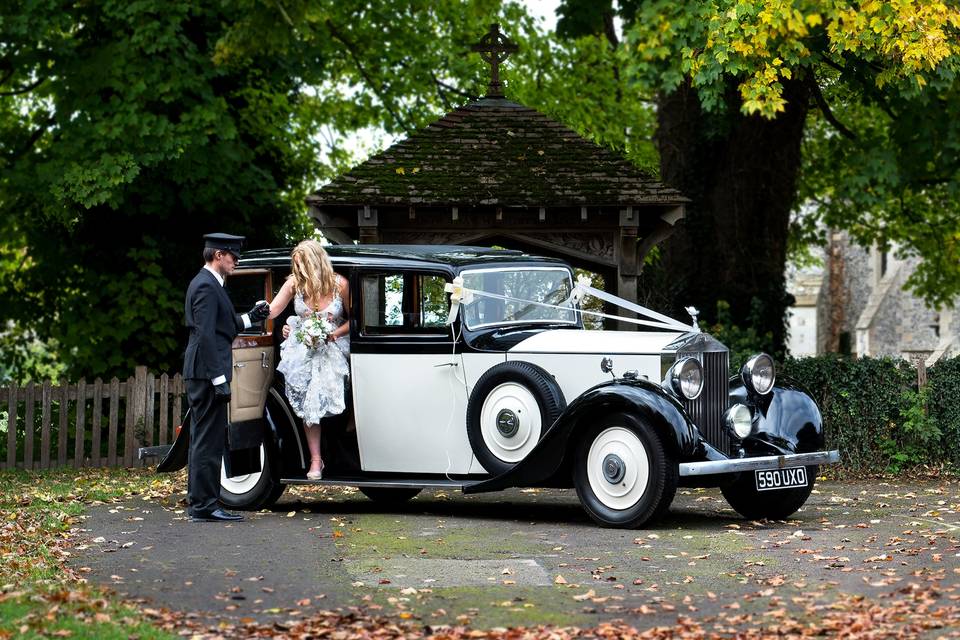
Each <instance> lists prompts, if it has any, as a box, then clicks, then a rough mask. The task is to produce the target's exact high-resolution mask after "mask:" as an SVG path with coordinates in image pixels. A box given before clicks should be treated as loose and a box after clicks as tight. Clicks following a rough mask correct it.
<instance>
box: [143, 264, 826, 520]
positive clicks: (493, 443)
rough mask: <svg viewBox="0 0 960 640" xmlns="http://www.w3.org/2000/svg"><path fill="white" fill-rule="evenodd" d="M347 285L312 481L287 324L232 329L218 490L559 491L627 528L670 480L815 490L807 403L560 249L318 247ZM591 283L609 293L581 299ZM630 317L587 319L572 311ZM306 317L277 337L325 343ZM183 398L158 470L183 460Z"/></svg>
mask: <svg viewBox="0 0 960 640" xmlns="http://www.w3.org/2000/svg"><path fill="white" fill-rule="evenodd" d="M328 252H329V253H330V257H331V260H332V262H333V264H334V267H335V269H336V270H337V271H338V272H339V273H341V274H342V275H344V276H345V277H346V278H347V280H348V282H349V286H350V297H351V300H352V309H351V313H350V334H349V339H350V371H351V373H350V385H349V386H348V389H349V394H350V397H349V398H348V410H347V412H346V413H345V414H343V415H341V416H337V417H335V418H331V419H329V420H328V421H327V422H325V424H324V428H323V430H322V437H323V442H322V450H323V456H324V460H325V463H326V466H325V469H324V476H323V479H322V480H316V481H314V480H307V479H306V477H305V472H306V469H307V467H308V459H309V453H308V451H307V447H306V441H305V438H304V433H303V425H302V423H301V421H300V420H299V419H298V418H297V417H296V416H295V415H293V413H292V411H291V410H290V407H289V406H288V404H287V403H286V401H285V396H284V392H283V380H282V376H281V375H280V374H278V373H276V371H275V370H274V364H275V363H276V362H277V358H278V357H279V345H280V343H281V342H282V340H283V336H282V332H281V329H282V325H283V320H284V319H285V318H286V317H287V316H289V315H291V314H292V313H293V312H292V309H288V310H287V312H286V313H285V314H284V315H282V316H281V317H280V318H278V321H277V322H273V321H267V323H266V324H265V325H258V326H255V327H252V328H251V329H250V330H249V331H247V332H245V333H244V334H241V335H240V336H239V337H238V338H237V340H236V342H235V343H234V362H235V365H234V366H235V367H236V368H235V369H234V372H235V375H234V379H233V382H232V383H231V384H232V386H233V394H232V399H231V405H230V418H229V420H230V428H229V433H230V437H229V438H228V440H229V443H230V446H229V450H228V451H227V452H225V456H224V466H223V469H224V471H223V473H222V478H221V500H222V502H224V503H225V504H227V505H228V506H230V507H234V508H241V509H259V508H263V507H266V506H269V505H270V504H272V503H273V502H275V501H276V500H277V498H279V496H280V494H281V493H282V492H283V490H284V488H285V487H286V486H287V485H289V484H304V483H320V484H333V485H349V486H355V487H359V489H360V490H361V491H362V492H363V493H364V494H366V495H367V496H368V497H370V498H371V499H373V500H378V501H384V502H390V501H400V500H408V499H410V498H412V497H414V496H415V495H417V493H419V492H420V491H421V490H422V489H424V488H430V487H437V488H459V489H461V490H462V491H463V492H464V493H477V492H483V491H499V490H502V489H507V488H510V487H567V488H574V489H575V490H576V493H577V496H578V497H579V499H580V503H581V504H582V505H583V508H584V509H585V510H586V512H587V513H588V514H589V515H590V517H591V518H593V519H594V520H595V521H596V522H597V523H599V524H600V525H603V526H613V527H638V526H641V525H643V524H644V523H647V522H649V521H651V520H653V519H656V518H658V517H660V516H662V515H663V514H664V513H666V511H667V510H668V509H669V507H670V504H671V502H672V500H673V497H674V495H675V493H676V490H677V488H678V487H680V486H717V487H720V488H721V490H722V492H723V495H724V496H725V497H726V499H727V501H728V502H729V503H730V505H731V506H732V507H733V508H734V509H735V510H736V511H738V512H739V513H741V514H742V515H743V516H744V517H747V518H785V517H787V516H789V515H791V514H792V513H794V512H795V511H796V510H797V509H799V508H800V507H801V506H802V505H803V504H804V502H805V501H806V499H807V498H808V496H809V495H810V492H811V490H812V489H813V485H814V481H815V479H816V476H817V471H818V468H819V465H823V464H830V463H834V462H837V461H838V460H839V452H838V451H826V450H824V435H823V423H822V420H821V417H820V412H819V409H818V408H817V405H816V403H815V402H814V401H813V399H812V398H811V397H810V396H809V394H807V393H806V392H805V391H804V390H802V389H801V388H799V387H798V386H797V385H795V384H794V383H792V382H790V381H788V380H783V379H780V378H779V377H778V376H777V373H776V365H775V363H774V361H773V359H772V358H771V357H770V356H769V355H767V354H763V353H758V354H756V355H755V356H753V357H752V358H750V359H749V361H748V362H747V363H746V364H745V365H744V367H743V368H742V369H741V370H740V371H733V372H731V371H730V370H729V354H728V349H727V348H726V347H725V346H724V345H723V344H721V343H720V342H719V341H717V340H716V339H714V338H713V337H711V336H709V335H708V334H706V333H703V332H701V331H700V329H699V328H698V327H697V322H696V309H693V308H689V309H688V312H689V313H690V315H691V318H692V322H691V323H690V324H687V323H685V322H681V321H678V320H675V319H673V318H670V317H668V316H665V315H663V314H659V313H656V312H654V311H652V310H649V309H645V308H643V307H641V306H639V305H636V304H633V303H631V302H629V301H627V300H623V299H621V298H618V297H617V296H614V295H612V294H610V293H608V292H605V291H602V290H598V289H596V288H594V287H592V286H591V284H590V282H589V281H588V280H586V279H584V278H579V279H575V278H574V274H573V270H572V269H571V268H570V266H569V265H567V264H566V263H564V262H562V261H560V260H556V259H552V258H542V257H537V256H532V255H528V254H525V253H522V252H519V251H509V250H493V249H485V248H477V247H461V246H413V245H407V246H404V245H384V246H376V245H359V246H331V247H328ZM289 254H290V252H289V250H288V249H282V250H279V249H278V250H262V251H251V252H248V253H246V254H244V256H243V260H242V263H241V265H240V267H239V268H238V269H237V271H236V272H235V273H234V274H233V275H232V276H231V278H230V282H229V283H228V286H229V289H230V291H231V295H232V296H233V297H234V301H235V304H236V306H237V307H238V308H243V307H244V306H245V305H247V306H249V305H248V304H247V303H248V302H250V301H255V300H258V299H260V298H263V297H266V298H267V299H272V296H273V294H274V293H275V292H276V291H277V290H278V289H279V287H280V285H281V284H282V282H283V279H284V278H285V277H286V276H287V275H288V274H289V269H290V259H289ZM588 296H594V297H596V298H599V299H600V300H602V301H603V302H605V303H606V306H605V307H604V308H605V309H610V308H612V307H619V308H620V309H621V311H620V315H616V314H612V313H599V312H593V311H589V310H587V309H585V308H583V306H582V301H583V300H584V299H586V298H587V297H588ZM591 316H595V317H594V318H593V319H592V320H593V321H594V322H599V321H602V320H607V321H608V322H609V323H613V322H616V323H620V324H621V325H633V326H635V327H636V329H637V330H628V331H612V330H591V329H587V328H585V325H584V319H585V318H590V317H591ZM324 322H325V320H324V319H323V318H316V319H315V323H314V324H313V325H308V327H311V328H307V329H306V330H305V331H304V332H303V334H302V335H293V336H291V337H290V338H289V339H296V340H301V341H309V342H310V343H311V344H317V343H318V340H319V341H320V342H322V340H323V338H322V336H324V335H325V334H326V333H327V332H328V331H329V327H327V326H325V325H324ZM189 422H190V420H189V414H188V415H187V417H186V418H185V421H184V425H183V428H182V429H181V430H180V433H179V437H178V438H177V440H176V441H175V442H174V444H173V445H172V446H167V447H150V448H146V449H143V450H141V455H142V456H144V457H146V456H150V455H158V456H162V458H163V459H162V460H161V462H160V464H159V466H158V470H160V471H169V470H173V469H177V468H181V467H182V466H183V465H184V464H186V450H187V446H188V442H189V434H190V429H189Z"/></svg>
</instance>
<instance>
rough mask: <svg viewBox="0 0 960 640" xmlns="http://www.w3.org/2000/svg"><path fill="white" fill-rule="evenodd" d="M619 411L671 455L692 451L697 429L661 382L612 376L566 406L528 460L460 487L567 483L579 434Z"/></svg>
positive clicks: (477, 489)
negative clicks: (641, 424)
mask: <svg viewBox="0 0 960 640" xmlns="http://www.w3.org/2000/svg"><path fill="white" fill-rule="evenodd" d="M621 411H623V412H629V413H632V414H634V415H636V416H637V417H639V418H640V419H641V420H642V421H643V422H644V423H645V424H647V425H649V426H650V427H651V428H652V429H654V430H655V431H656V432H657V433H658V434H659V435H660V437H661V439H662V440H663V443H664V446H665V447H666V448H667V450H668V451H669V452H670V453H671V454H672V455H673V456H675V457H677V458H683V457H687V456H689V455H691V454H692V453H693V452H694V451H695V449H696V446H697V443H698V442H699V437H698V435H697V431H696V427H694V426H693V424H692V423H691V422H690V420H689V419H688V418H687V416H686V414H685V413H684V411H683V406H682V405H681V404H680V403H679V402H677V400H676V399H674V398H673V397H672V396H670V395H669V394H668V393H666V392H665V391H664V390H663V389H662V388H661V387H660V385H658V384H654V383H652V382H649V381H647V380H622V379H618V380H612V381H610V382H604V383H602V384H599V385H597V386H595V387H592V388H590V389H588V390H587V391H585V392H584V393H583V394H581V395H580V396H579V397H577V398H576V399H575V400H574V401H573V402H571V403H570V404H569V405H567V408H566V410H564V412H563V413H562V414H561V415H560V417H559V418H557V421H556V422H554V423H553V425H551V427H550V429H548V430H547V432H546V433H545V434H544V435H543V437H542V438H541V439H540V442H539V443H537V446H536V447H534V449H533V450H532V451H531V452H530V453H529V454H528V455H527V457H526V458H524V459H523V460H521V461H520V462H518V463H517V464H516V465H514V466H513V467H511V468H510V469H508V470H507V471H505V472H503V473H501V474H500V475H498V476H495V477H493V478H490V479H488V480H484V481H481V482H478V483H475V484H472V485H468V486H464V488H463V491H464V493H479V492H481V491H500V490H502V489H506V488H508V487H529V486H557V487H568V486H570V483H571V476H570V473H569V467H570V464H571V459H572V455H571V454H572V451H571V450H570V449H571V445H573V444H575V443H576V441H577V436H578V434H579V433H580V432H582V430H583V429H585V428H587V427H589V426H590V425H592V424H594V420H595V419H596V418H597V417H598V416H601V415H606V414H610V413H615V412H621Z"/></svg>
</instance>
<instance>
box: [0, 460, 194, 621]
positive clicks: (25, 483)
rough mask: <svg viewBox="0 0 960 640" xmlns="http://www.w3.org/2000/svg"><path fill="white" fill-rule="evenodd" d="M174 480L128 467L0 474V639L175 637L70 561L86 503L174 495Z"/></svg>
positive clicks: (87, 504) (92, 503)
mask: <svg viewBox="0 0 960 640" xmlns="http://www.w3.org/2000/svg"><path fill="white" fill-rule="evenodd" d="M172 482H173V479H170V478H160V477H156V476H153V475H151V476H147V475H146V474H145V473H143V472H138V471H129V470H107V469H93V470H80V471H77V470H72V469H71V470H60V471H48V472H44V473H30V472H3V473H2V474H0V513H2V523H0V575H2V578H0V582H2V584H0V638H10V637H17V638H50V637H54V638H56V637H60V638H131V637H139V638H142V639H150V638H170V637H175V636H172V635H171V634H170V633H168V632H166V631H163V630H161V629H159V628H158V627H157V626H156V625H154V624H152V623H151V621H150V619H149V616H148V615H147V614H146V613H145V612H144V611H141V610H139V609H138V608H137V607H135V606H133V605H132V604H131V603H124V602H121V601H119V600H118V599H116V598H112V597H111V596H110V594H109V593H108V591H106V590H105V589H104V588H102V587H100V586H97V585H93V584H90V583H89V582H88V581H87V580H86V579H85V578H84V577H83V575H82V572H79V571H75V570H73V569H71V568H70V567H69V566H68V564H67V563H66V559H67V558H68V557H69V555H70V550H69V549H70V546H71V544H70V538H71V535H73V534H74V533H75V532H76V530H77V528H78V526H79V524H80V523H81V522H82V519H83V514H84V511H85V509H86V507H87V506H89V505H94V504H100V503H103V502H111V501H120V500H127V499H130V498H132V497H134V496H142V497H143V498H144V499H153V498H160V497H165V496H169V495H170V493H171V489H170V487H171V486H172Z"/></svg>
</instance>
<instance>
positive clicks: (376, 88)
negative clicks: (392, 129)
mask: <svg viewBox="0 0 960 640" xmlns="http://www.w3.org/2000/svg"><path fill="white" fill-rule="evenodd" d="M325 24H326V25H327V29H329V30H330V35H331V36H333V37H334V38H335V39H336V40H338V41H340V43H341V44H343V46H345V47H346V48H347V52H348V53H349V54H350V57H351V58H353V62H354V64H355V65H356V66H357V71H359V72H360V75H361V76H362V77H363V79H364V81H366V83H367V84H368V85H369V86H370V88H371V89H372V90H373V92H374V94H376V96H377V97H378V98H380V102H381V103H383V108H384V109H386V110H387V113H389V114H390V117H392V118H393V120H394V121H395V122H396V123H397V124H398V125H399V126H400V128H401V129H403V130H404V131H406V132H407V134H410V133H412V132H411V130H410V126H409V125H408V124H407V123H406V122H405V121H404V119H403V118H402V117H400V114H399V113H397V112H396V110H394V108H393V107H392V106H391V104H390V100H389V99H388V98H387V96H386V94H385V92H384V90H383V87H382V86H380V85H379V84H377V83H376V82H374V80H373V78H372V77H371V76H370V74H369V73H367V70H366V69H364V67H363V64H361V62H360V56H358V55H357V50H356V47H355V46H354V45H353V43H352V42H349V41H348V40H347V39H346V38H345V37H344V36H343V34H342V33H340V30H339V29H337V27H336V25H334V24H333V21H332V20H330V19H329V18H327V20H326V23H325Z"/></svg>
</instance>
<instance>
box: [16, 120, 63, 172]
mask: <svg viewBox="0 0 960 640" xmlns="http://www.w3.org/2000/svg"><path fill="white" fill-rule="evenodd" d="M53 122H54V120H53V116H49V117H48V118H47V119H46V121H45V122H43V124H41V125H40V126H39V127H38V128H37V129H36V130H35V131H34V132H33V133H31V134H30V137H29V138H27V141H26V143H24V145H23V147H21V149H20V150H19V151H14V152H13V153H11V154H10V155H8V156H7V158H6V159H7V160H8V161H10V162H13V161H14V160H16V159H18V158H20V157H21V156H23V155H24V154H26V153H27V152H28V151H30V149H32V148H33V145H35V144H37V140H39V139H40V138H41V137H43V134H45V133H46V132H47V130H48V129H49V128H50V125H52V124H53Z"/></svg>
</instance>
